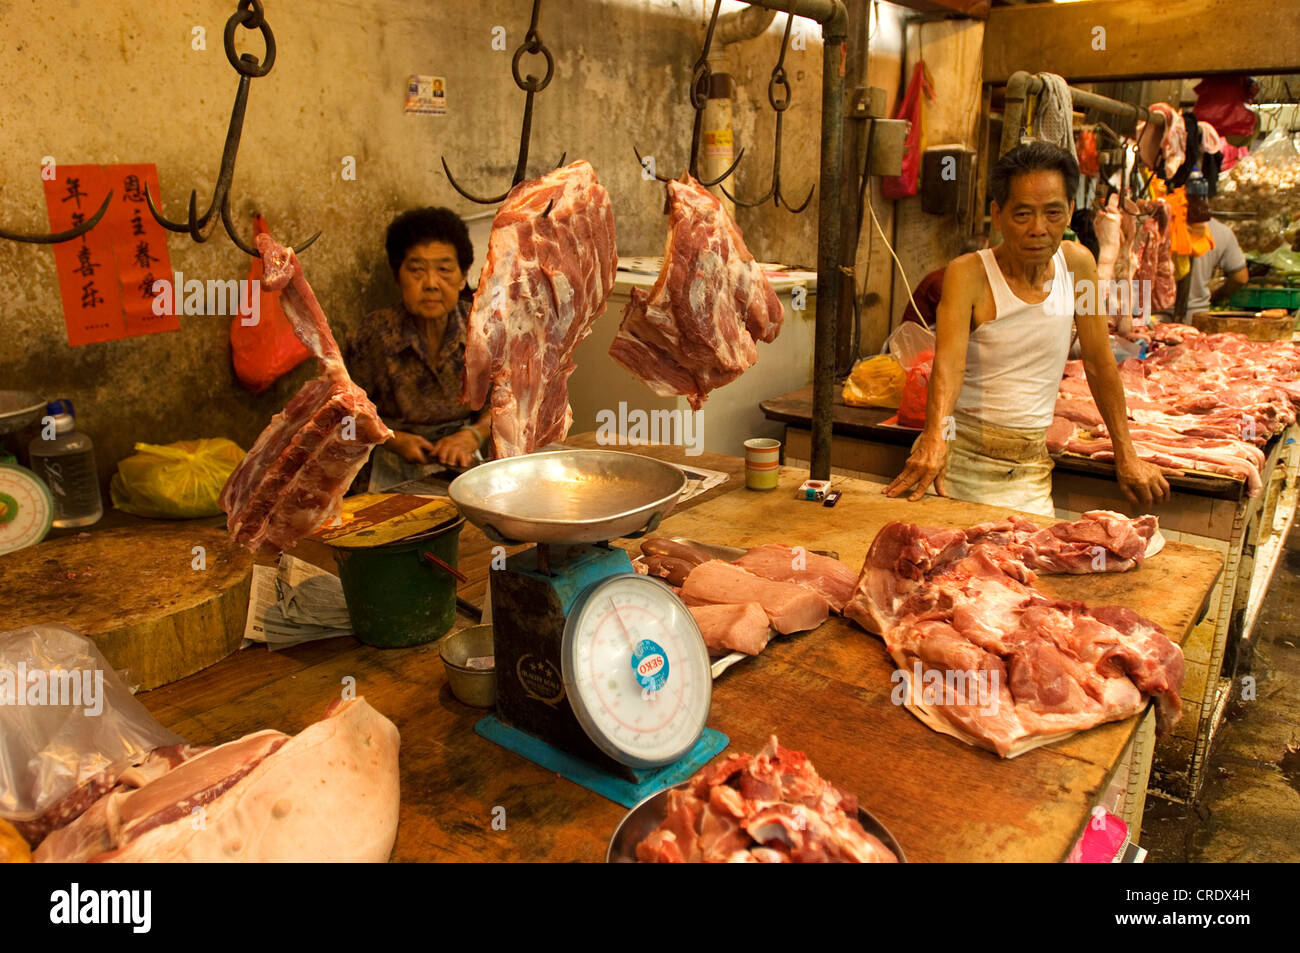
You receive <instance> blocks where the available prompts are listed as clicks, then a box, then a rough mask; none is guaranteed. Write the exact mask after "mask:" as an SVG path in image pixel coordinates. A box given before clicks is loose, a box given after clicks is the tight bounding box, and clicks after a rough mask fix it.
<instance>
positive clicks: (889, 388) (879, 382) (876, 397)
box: [844, 354, 907, 408]
mask: <svg viewBox="0 0 1300 953" xmlns="http://www.w3.org/2000/svg"><path fill="white" fill-rule="evenodd" d="M906 381H907V372H906V371H904V370H903V368H902V365H900V364H899V363H898V361H896V360H894V359H893V358H892V357H890V356H889V355H888V354H877V355H876V356H875V357H869V358H867V359H866V360H863V361H858V363H857V364H856V365H854V367H853V373H852V374H850V375H849V379H848V380H846V381H845V382H844V403H846V404H850V405H852V406H854V407H893V408H897V407H898V404H899V402H900V401H901V400H902V399H903V384H904V383H906Z"/></svg>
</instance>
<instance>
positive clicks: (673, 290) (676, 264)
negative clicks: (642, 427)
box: [609, 174, 785, 410]
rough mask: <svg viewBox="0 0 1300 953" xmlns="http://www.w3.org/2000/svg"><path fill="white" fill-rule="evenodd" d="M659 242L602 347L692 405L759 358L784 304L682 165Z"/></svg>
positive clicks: (716, 204) (653, 385) (660, 390)
mask: <svg viewBox="0 0 1300 953" xmlns="http://www.w3.org/2000/svg"><path fill="white" fill-rule="evenodd" d="M667 188H668V204H669V226H668V243H667V245H666V247H665V248H664V262H663V267H662V269H661V270H660V272H659V277H658V278H657V279H656V280H655V283H654V287H653V288H652V289H651V290H650V293H649V294H646V293H645V292H644V291H642V290H641V289H640V288H633V289H632V296H631V301H629V302H628V305H627V307H626V308H625V309H624V310H623V323H622V325H621V326H620V327H619V329H618V335H617V336H616V337H615V338H614V343H613V344H611V345H610V348H609V356H610V357H612V358H613V359H614V360H616V361H617V362H618V363H619V364H621V365H622V366H623V367H625V368H627V370H628V371H630V372H631V373H632V374H633V375H635V376H636V377H638V378H639V379H640V380H642V381H643V382H644V383H645V385H646V386H647V387H649V388H650V389H651V390H652V391H654V392H655V393H656V394H658V395H659V396H660V397H671V396H674V395H678V394H680V395H682V396H684V397H686V399H687V400H689V401H690V404H691V407H692V408H694V409H695V410H699V409H700V407H701V406H702V405H703V404H704V401H705V400H706V399H707V397H708V395H709V392H710V391H711V390H713V389H714V388H717V387H721V386H722V385H723V384H727V383H730V382H731V381H733V380H735V379H736V378H737V377H739V376H740V375H741V374H743V373H744V372H745V371H746V370H747V369H749V368H750V367H752V366H753V365H754V363H755V362H756V361H757V360H758V348H757V346H756V344H755V341H765V342H771V341H774V340H776V336H777V335H778V334H779V333H780V332H781V324H782V322H783V321H784V320H785V312H784V311H783V310H782V308H781V302H780V300H779V299H778V298H777V296H776V292H775V291H774V290H772V285H771V283H770V282H769V281H768V280H767V276H766V275H764V274H763V269H762V268H760V267H759V265H758V262H756V261H755V260H754V256H753V255H751V254H750V253H749V249H748V248H746V247H745V239H744V236H742V235H741V233H740V229H739V228H738V227H737V226H736V223H735V222H733V221H732V220H731V217H730V216H728V215H727V213H726V211H725V210H724V209H723V207H722V203H721V202H720V201H718V199H717V197H716V196H714V195H713V194H712V193H710V192H709V191H708V190H707V189H705V188H704V187H703V186H702V185H700V183H699V182H697V181H695V179H694V178H692V177H691V176H690V175H689V174H688V175H685V176H683V177H682V178H681V179H680V180H674V181H672V182H669V183H668V185H667Z"/></svg>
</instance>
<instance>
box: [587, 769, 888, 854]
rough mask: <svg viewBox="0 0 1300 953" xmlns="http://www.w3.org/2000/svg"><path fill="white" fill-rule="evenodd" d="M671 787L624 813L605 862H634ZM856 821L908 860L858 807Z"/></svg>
mask: <svg viewBox="0 0 1300 953" xmlns="http://www.w3.org/2000/svg"><path fill="white" fill-rule="evenodd" d="M689 786H690V782H689V781H686V782H683V783H682V784H678V785H676V787H678V788H685V787H689ZM672 790H674V789H673V788H664V789H663V790H662V791H660V792H659V793H658V794H652V795H650V796H649V797H648V798H646V799H645V800H644V801H642V802H641V803H640V804H638V805H637V806H636V807H634V808H632V810H630V811H628V812H627V814H626V815H624V817H623V820H621V821H619V823H618V827H616V828H614V836H613V837H611V838H610V840H609V850H608V851H607V852H606V853H605V862H606V863H607V864H635V863H637V859H636V845H637V844H639V843H641V842H642V841H643V840H645V839H646V838H647V837H649V836H650V834H651V833H652V832H653V831H654V829H655V828H656V827H658V826H659V825H660V824H661V823H663V820H664V818H665V817H667V816H668V792H669V791H672ZM858 823H859V824H861V825H862V829H863V830H865V831H866V832H867V833H868V834H871V835H872V836H873V837H876V838H877V839H879V841H880V842H881V843H882V844H884V845H885V846H886V847H888V848H889V849H890V850H892V851H893V852H894V856H895V857H897V858H898V862H899V863H900V864H905V863H907V856H906V855H905V854H904V853H903V848H902V847H900V846H898V841H896V840H894V835H893V834H891V833H889V830H888V828H886V827H885V825H884V824H882V823H880V821H878V820H876V818H875V816H874V815H873V814H871V813H870V812H869V811H866V810H864V809H863V808H862V807H861V806H859V807H858Z"/></svg>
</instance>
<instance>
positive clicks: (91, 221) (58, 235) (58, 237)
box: [0, 189, 113, 245]
mask: <svg viewBox="0 0 1300 953" xmlns="http://www.w3.org/2000/svg"><path fill="white" fill-rule="evenodd" d="M112 201H113V190H112V189H109V191H108V195H106V196H104V204H103V205H101V206H100V207H99V211H98V212H96V213H95V214H94V215H92V216H91V217H90V218H88V219H86V220H85V221H84V222H82V223H81V224H80V225H78V226H77V227H76V228H69V229H68V230H67V231H64V232H54V233H53V234H51V235H31V234H28V233H26V232H11V231H8V230H7V229H3V228H0V238H6V239H8V240H9V241H11V242H26V243H27V244H29V245H57V244H58V243H59V242H70V241H72V239H74V238H80V237H81V236H82V235H84V234H86V232H88V231H90V230H91V229H92V228H94V227H95V226H96V225H98V224H99V220H100V219H101V218H103V217H104V213H106V212H107V211H108V206H109V203H110V202H112Z"/></svg>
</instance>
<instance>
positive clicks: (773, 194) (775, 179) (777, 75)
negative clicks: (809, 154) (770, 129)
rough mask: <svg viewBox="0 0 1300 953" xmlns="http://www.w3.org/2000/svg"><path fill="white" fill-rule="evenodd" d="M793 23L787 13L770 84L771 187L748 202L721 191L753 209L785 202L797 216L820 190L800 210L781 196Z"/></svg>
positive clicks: (725, 189)
mask: <svg viewBox="0 0 1300 953" xmlns="http://www.w3.org/2000/svg"><path fill="white" fill-rule="evenodd" d="M793 22H794V14H793V13H790V14H787V15H786V20H785V36H784V37H782V39H781V55H780V56H779V57H777V60H776V66H774V67H772V78H771V79H769V80H768V81H767V101H768V102H769V103H771V104H772V110H773V111H774V112H775V113H776V146H775V147H774V148H773V150H772V185H771V187H770V188H768V190H767V194H765V195H764V196H763V197H762V198H761V199H757V200H756V201H753V202H745V201H742V200H741V199H738V198H736V197H735V196H734V195H732V194H731V193H730V192H728V191H727V187H726V186H725V185H724V186H723V187H722V191H723V193H724V194H725V195H726V196H727V198H729V199H731V201H733V202H735V203H736V204H737V205H740V206H743V207H745V208H754V207H756V206H759V205H762V204H763V203H764V202H766V201H767V200H768V199H772V200H773V201H774V202H775V204H776V206H777V208H780V207H781V203H782V202H785V207H786V208H787V209H789V210H790V211H791V212H793V213H794V214H796V215H798V214H799V213H800V212H802V211H803V210H804V209H806V208H807V207H808V203H809V202H811V201H812V197H813V192H814V191H815V190H816V189H817V186H815V185H814V186H813V187H812V188H810V189H809V190H808V195H807V197H806V198H805V199H804V200H803V203H802V204H800V205H799V206H798V207H794V206H791V205H790V202H789V201H788V200H787V199H786V198H785V196H783V195H782V194H781V121H782V119H783V118H784V117H785V111H786V110H787V109H789V108H790V82H789V80H787V79H786V76H785V50H786V46H787V45H788V44H789V42H790V24H791V23H793ZM778 89H781V90H783V92H782V94H781V98H780V99H778V98H777V90H778Z"/></svg>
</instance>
